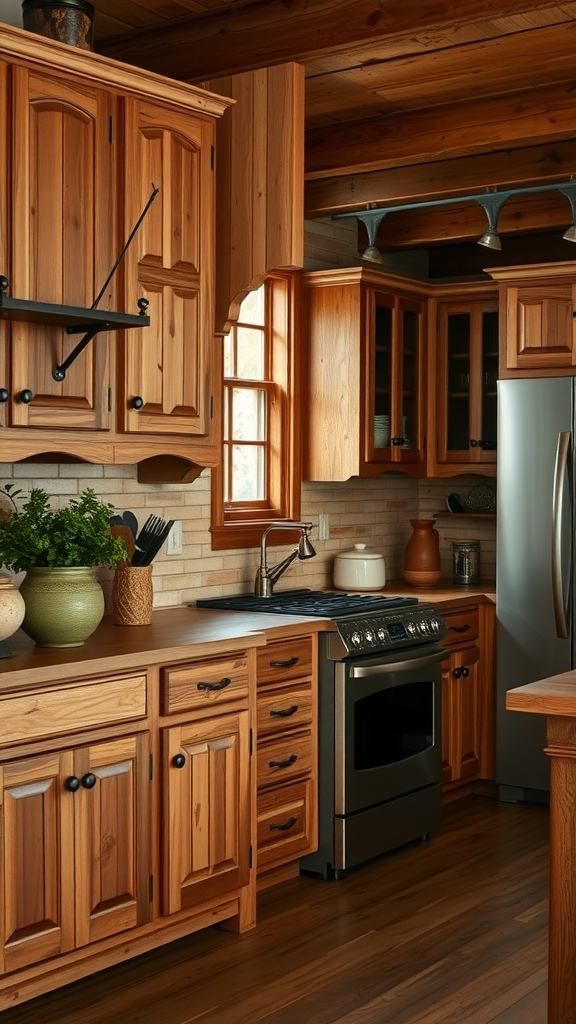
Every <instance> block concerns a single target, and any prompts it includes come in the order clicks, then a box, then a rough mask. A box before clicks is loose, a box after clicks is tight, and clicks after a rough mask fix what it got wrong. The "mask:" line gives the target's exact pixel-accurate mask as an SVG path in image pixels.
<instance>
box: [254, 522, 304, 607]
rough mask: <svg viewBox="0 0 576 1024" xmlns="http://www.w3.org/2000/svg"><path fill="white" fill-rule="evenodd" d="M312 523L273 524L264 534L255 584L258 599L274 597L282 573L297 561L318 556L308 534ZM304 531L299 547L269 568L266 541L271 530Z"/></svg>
mask: <svg viewBox="0 0 576 1024" xmlns="http://www.w3.org/2000/svg"><path fill="white" fill-rule="evenodd" d="M312 526H313V524H312V523H291V522H285V523H271V524H270V526H268V527H267V528H266V529H265V530H264V533H263V534H262V540H261V542H260V565H259V566H258V572H257V573H256V580H255V582H254V593H255V594H256V596H257V597H272V588H273V586H274V584H275V583H276V582H277V581H278V580H279V579H280V576H281V575H282V573H284V572H286V569H287V568H288V567H289V566H290V565H292V562H294V561H295V559H297V558H299V559H305V558H313V557H314V555H315V554H316V552H315V550H314V548H313V547H312V544H311V543H310V539H309V537H308V534H309V532H310V530H311V529H312ZM292 529H299V530H302V536H301V538H300V542H299V544H298V547H296V548H294V551H292V552H291V553H290V554H289V555H288V556H287V557H286V558H284V559H283V561H281V562H278V564H277V565H275V566H273V567H272V568H271V569H269V568H268V555H267V550H266V541H267V538H268V534H269V533H270V532H271V530H292Z"/></svg>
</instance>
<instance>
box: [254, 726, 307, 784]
mask: <svg viewBox="0 0 576 1024" xmlns="http://www.w3.org/2000/svg"><path fill="white" fill-rule="evenodd" d="M311 771H312V733H311V731H310V729H307V730H306V731H305V732H297V733H294V734H293V735H291V736H279V737H277V738H276V739H274V740H268V741H266V742H264V743H259V744H258V771H257V779H258V786H269V785H270V784H271V783H276V782H284V781H285V780H288V779H293V778H295V777H296V776H298V775H308V774H309V773H310V772H311Z"/></svg>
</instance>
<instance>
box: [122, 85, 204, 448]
mask: <svg viewBox="0 0 576 1024" xmlns="http://www.w3.org/2000/svg"><path fill="white" fill-rule="evenodd" d="M125 123H126V138H125V153H126V166H125V175H124V185H125V218H126V219H125V228H126V231H128V230H129V229H131V227H132V226H133V225H134V224H135V222H136V221H137V219H138V216H139V215H140V213H141V211H142V210H143V209H144V207H145V206H146V203H147V201H148V199H149V197H150V195H151V194H152V189H153V188H157V189H158V190H159V191H158V194H157V196H156V198H155V199H154V201H153V203H152V205H151V206H150V208H149V210H148V213H147V214H146V217H145V219H144V221H143V222H142V225H141V227H140V228H139V230H138V233H137V234H136V236H135V238H134V242H133V244H132V246H131V248H130V250H129V252H128V254H127V257H126V304H127V305H126V308H127V310H129V311H131V312H132V311H134V312H136V311H137V303H138V299H139V298H145V299H147V300H148V302H149V307H148V314H149V316H150V327H147V328H146V329H145V330H144V331H138V330H135V331H127V332H126V337H125V340H124V345H125V351H124V379H125V420H124V429H126V430H128V431H130V432H136V433H139V432H140V433H142V432H143V433H148V434H155V433H161V434H162V433H171V434H180V435H190V434H192V435H197V436H203V435H206V434H208V432H209V427H210V350H211V346H212V332H213V306H214V302H213V287H214V286H213V271H212V263H213V258H214V171H213V144H214V123H213V120H211V119H208V118H206V119H204V118H203V117H202V116H200V115H199V116H191V115H190V114H189V113H183V112H180V111H178V110H170V109H169V108H167V107H163V106H156V105H155V104H153V103H149V102H145V101H143V100H136V99H126V101H125Z"/></svg>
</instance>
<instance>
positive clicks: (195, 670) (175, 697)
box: [161, 653, 248, 715]
mask: <svg viewBox="0 0 576 1024" xmlns="http://www.w3.org/2000/svg"><path fill="white" fill-rule="evenodd" d="M247 696H248V657H247V655H246V653H242V654H237V655H233V656H232V657H229V658H219V659H218V660H217V661H200V662H195V663H194V664H191V665H169V666H167V667H166V668H163V669H162V701H161V711H162V714H163V715H175V714H177V713H178V712H179V711H189V710H193V709H194V708H201V707H204V706H206V705H207V704H215V703H218V704H220V703H224V702H225V701H229V700H238V699H239V698H245V697H247Z"/></svg>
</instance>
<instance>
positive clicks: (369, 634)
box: [364, 629, 375, 644]
mask: <svg viewBox="0 0 576 1024" xmlns="http://www.w3.org/2000/svg"><path fill="white" fill-rule="evenodd" d="M364 639H365V641H366V643H367V644H373V643H374V640H375V637H374V632H373V630H371V629H367V630H365V632H364Z"/></svg>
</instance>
